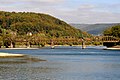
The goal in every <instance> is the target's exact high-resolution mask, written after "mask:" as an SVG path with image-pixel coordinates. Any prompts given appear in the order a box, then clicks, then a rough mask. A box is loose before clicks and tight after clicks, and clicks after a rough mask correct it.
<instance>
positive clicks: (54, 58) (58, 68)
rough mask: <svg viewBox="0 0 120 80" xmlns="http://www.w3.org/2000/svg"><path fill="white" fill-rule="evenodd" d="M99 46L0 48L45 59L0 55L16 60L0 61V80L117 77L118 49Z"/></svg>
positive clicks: (101, 79) (119, 66)
mask: <svg viewBox="0 0 120 80" xmlns="http://www.w3.org/2000/svg"><path fill="white" fill-rule="evenodd" d="M102 48H103V47H88V48H87V49H81V47H56V48H55V49H50V48H42V49H36V50H33V49H31V50H30V49H29V50H24V49H23V50H0V52H7V53H19V54H27V55H31V57H35V58H38V59H44V60H47V61H42V62H26V63H17V60H20V59H16V58H12V59H10V58H9V59H0V61H4V60H6V61H16V63H9V62H8V63H0V80H120V51H119V50H103V49H102Z"/></svg>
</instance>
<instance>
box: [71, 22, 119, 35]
mask: <svg viewBox="0 0 120 80" xmlns="http://www.w3.org/2000/svg"><path fill="white" fill-rule="evenodd" d="M117 24H119V23H106V24H105V23H103V24H102V23H101V24H70V25H71V26H74V27H76V28H78V29H80V30H82V31H86V32H88V33H90V34H93V35H100V34H102V33H103V31H104V30H105V29H107V28H109V27H112V26H114V25H117Z"/></svg>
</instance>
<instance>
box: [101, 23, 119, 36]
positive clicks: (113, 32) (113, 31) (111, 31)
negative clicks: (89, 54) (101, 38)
mask: <svg viewBox="0 0 120 80" xmlns="http://www.w3.org/2000/svg"><path fill="white" fill-rule="evenodd" d="M103 34H104V35H105V36H114V37H118V38H120V24H118V25H115V26H112V27H110V28H108V29H106V30H105V31H104V33H103Z"/></svg>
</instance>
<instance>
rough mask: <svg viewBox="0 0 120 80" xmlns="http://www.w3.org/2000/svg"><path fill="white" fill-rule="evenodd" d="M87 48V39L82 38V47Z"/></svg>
mask: <svg viewBox="0 0 120 80" xmlns="http://www.w3.org/2000/svg"><path fill="white" fill-rule="evenodd" d="M85 48H86V45H85V41H84V39H82V49H85Z"/></svg>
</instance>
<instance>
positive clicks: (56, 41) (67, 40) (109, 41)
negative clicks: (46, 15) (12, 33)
mask: <svg viewBox="0 0 120 80" xmlns="http://www.w3.org/2000/svg"><path fill="white" fill-rule="evenodd" d="M95 41H97V42H102V43H103V45H104V46H107V47H110V46H114V45H116V44H119V43H120V38H116V37H113V36H97V37H94V39H92V38H83V37H82V38H75V37H64V38H52V39H45V38H34V37H27V38H25V39H21V38H16V40H15V42H21V43H25V44H26V45H27V47H30V45H31V43H34V44H43V43H44V44H49V45H51V47H52V48H54V45H62V44H67V45H71V46H72V45H74V44H76V45H77V44H81V45H82V48H83V49H84V48H85V47H86V45H85V44H86V43H87V42H95ZM71 43H72V44H71ZM11 47H13V45H12V44H11Z"/></svg>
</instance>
